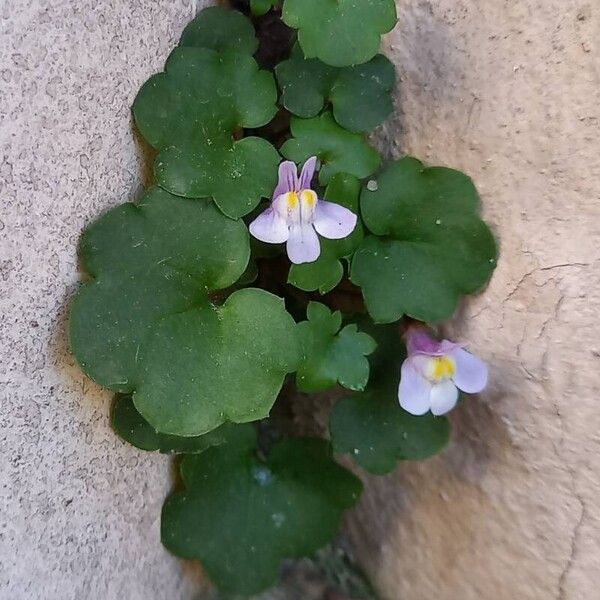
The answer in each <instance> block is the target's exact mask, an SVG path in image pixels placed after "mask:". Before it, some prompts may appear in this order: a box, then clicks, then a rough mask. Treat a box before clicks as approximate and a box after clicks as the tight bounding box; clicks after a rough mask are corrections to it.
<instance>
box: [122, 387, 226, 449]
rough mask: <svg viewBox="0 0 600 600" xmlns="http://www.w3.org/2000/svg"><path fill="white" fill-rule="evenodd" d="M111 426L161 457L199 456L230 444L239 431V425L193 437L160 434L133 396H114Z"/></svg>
mask: <svg viewBox="0 0 600 600" xmlns="http://www.w3.org/2000/svg"><path fill="white" fill-rule="evenodd" d="M111 424H112V427H113V429H114V430H115V432H116V433H117V434H118V435H119V436H120V437H121V438H122V439H123V440H125V441H126V442H129V443H130V444H131V445H132V446H135V447H136V448H139V449H140V450H146V451H149V452H155V451H157V450H158V451H159V452H161V453H162V454H171V453H185V454H199V453H200V452H204V451H205V450H207V449H208V448H210V447H212V446H220V445H221V444H225V443H227V441H228V439H229V437H231V436H232V435H235V430H236V428H237V425H232V424H231V423H226V424H225V425H221V427H218V428H217V429H215V430H213V431H211V432H209V433H206V434H204V435H198V436H194V437H180V436H176V435H167V434H164V433H160V432H158V431H156V429H154V427H152V425H150V423H148V421H146V419H144V417H142V415H140V413H139V412H138V411H137V409H136V408H135V405H134V404H133V400H132V398H131V396H130V395H125V394H118V395H117V396H116V397H115V400H114V403H113V407H112V414H111Z"/></svg>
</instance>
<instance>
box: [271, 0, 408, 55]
mask: <svg viewBox="0 0 600 600" xmlns="http://www.w3.org/2000/svg"><path fill="white" fill-rule="evenodd" d="M283 20H284V22H285V23H286V25H288V26H289V27H293V28H294V29H297V30H298V41H299V43H300V45H301V46H302V50H303V51H304V55H305V56H306V57H307V58H319V59H320V60H322V61H323V62H324V63H326V64H328V65H332V66H335V67H345V66H350V65H357V64H361V63H365V62H367V61H368V60H370V59H371V58H373V56H375V54H376V53H377V50H378V49H379V44H380V37H381V35H382V34H384V33H387V32H388V31H391V30H392V29H393V28H394V26H395V24H396V5H395V2H394V0H361V1H360V2H356V0H285V2H284V4H283Z"/></svg>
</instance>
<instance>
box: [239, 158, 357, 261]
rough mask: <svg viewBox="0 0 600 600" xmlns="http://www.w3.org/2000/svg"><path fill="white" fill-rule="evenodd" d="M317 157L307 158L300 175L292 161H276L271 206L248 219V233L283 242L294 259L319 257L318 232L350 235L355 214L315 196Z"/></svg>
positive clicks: (329, 235) (333, 237) (330, 235)
mask: <svg viewBox="0 0 600 600" xmlns="http://www.w3.org/2000/svg"><path fill="white" fill-rule="evenodd" d="M316 162H317V158H316V157H315V156H313V157H311V158H309V159H308V160H307V161H306V162H305V163H304V166H303V167H302V172H301V173H300V177H298V170H297V169H296V165H295V164H294V163H293V162H291V161H285V162H282V163H281V164H280V165H279V183H278V184H277V187H276V188H275V190H274V192H273V201H272V202H271V206H270V207H269V208H267V210H265V211H264V212H263V213H262V214H260V215H259V216H258V217H257V218H256V219H254V221H252V223H250V233H251V234H252V235H253V236H254V237H255V238H257V239H259V240H261V241H262V242H267V243H269V244H282V243H283V242H287V245H286V250H287V254H288V256H289V258H290V260H291V261H292V262H293V263H296V264H301V263H309V262H314V261H315V260H317V258H319V254H320V253H321V246H320V244H319V238H318V237H317V233H318V234H319V235H322V236H323V237H324V238H328V239H330V240H338V239H341V238H345V237H346V236H348V235H350V234H351V233H352V231H353V230H354V228H355V227H356V219H357V217H356V215H355V214H354V213H353V212H352V211H350V210H348V209H347V208H345V207H343V206H340V205H339V204H335V203H333V202H326V201H325V200H320V199H319V198H317V194H316V193H315V192H314V190H312V189H311V181H312V178H313V175H314V173H315V165H316Z"/></svg>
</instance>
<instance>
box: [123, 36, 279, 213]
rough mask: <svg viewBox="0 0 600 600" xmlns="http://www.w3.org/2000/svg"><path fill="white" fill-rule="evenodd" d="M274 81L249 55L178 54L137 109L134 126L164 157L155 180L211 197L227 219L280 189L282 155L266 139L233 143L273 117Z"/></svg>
mask: <svg viewBox="0 0 600 600" xmlns="http://www.w3.org/2000/svg"><path fill="white" fill-rule="evenodd" d="M276 99H277V89H276V86H275V82H274V80H273V76H272V75H271V74H270V73H268V72H266V71H259V69H258V65H257V64H256V61H255V60H254V59H253V58H252V57H251V56H248V55H247V54H241V53H234V52H230V51H226V52H216V51H214V50H211V49H207V48H191V47H179V48H176V49H175V50H174V51H173V52H172V53H171V55H170V56H169V59H168V60H167V64H166V66H165V72H164V73H159V74H157V75H154V76H153V77H151V78H150V79H149V80H148V81H147V82H146V83H145V84H144V85H143V86H142V88H141V89H140V91H139V93H138V95H137V97H136V99H135V102H134V104H133V114H134V117H135V121H136V124H137V126H138V128H139V130H140V132H141V133H142V135H143V136H144V137H145V138H146V140H147V141H148V142H149V143H150V144H151V145H152V146H153V147H154V148H156V149H157V150H158V151H159V154H158V156H157V158H156V162H155V173H156V178H157V181H158V183H159V185H161V186H162V187H164V188H165V189H166V190H168V191H169V192H171V193H173V194H176V195H179V196H184V197H187V198H204V197H212V198H214V201H215V202H216V204H217V206H218V207H219V208H220V209H221V210H222V212H223V213H225V214H226V215H227V216H229V217H232V218H238V217H240V216H243V215H245V214H247V213H249V212H250V211H251V210H252V209H253V208H254V207H255V206H256V205H257V204H258V202H259V201H260V199H261V198H262V197H267V196H270V194H271V192H272V190H273V188H274V187H275V183H276V181H277V166H278V164H279V160H280V158H279V155H278V153H277V151H276V150H275V148H273V146H271V144H269V143H268V142H267V141H265V140H263V139H261V138H254V137H248V138H244V139H241V140H239V141H235V140H234V132H235V131H236V130H239V129H240V128H243V127H251V128H252V127H260V126H262V125H265V124H266V123H268V122H269V121H270V120H271V118H272V117H273V116H274V115H275V113H276V110H277V109H276V106H275V102H276Z"/></svg>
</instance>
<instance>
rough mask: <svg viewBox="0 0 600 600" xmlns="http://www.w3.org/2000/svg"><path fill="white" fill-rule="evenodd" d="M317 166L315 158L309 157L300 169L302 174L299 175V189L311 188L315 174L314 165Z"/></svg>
mask: <svg viewBox="0 0 600 600" xmlns="http://www.w3.org/2000/svg"><path fill="white" fill-rule="evenodd" d="M316 164H317V157H316V156H311V157H310V158H309V159H308V160H307V161H306V162H305V163H304V166H303V167H302V173H300V182H299V184H300V189H301V190H308V189H310V188H311V183H312V180H313V177H314V174H315V165H316Z"/></svg>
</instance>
